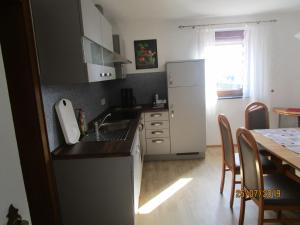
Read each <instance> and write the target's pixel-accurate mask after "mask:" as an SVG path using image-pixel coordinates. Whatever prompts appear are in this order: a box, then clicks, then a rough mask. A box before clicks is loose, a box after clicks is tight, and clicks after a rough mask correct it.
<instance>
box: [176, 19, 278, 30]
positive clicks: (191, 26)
mask: <svg viewBox="0 0 300 225" xmlns="http://www.w3.org/2000/svg"><path fill="white" fill-rule="evenodd" d="M275 22H277V20H276V19H273V20H257V21H244V22H236V23H210V24H195V25H180V26H178V28H179V29H184V28H192V29H195V28H196V27H209V26H218V25H239V24H253V23H256V24H260V23H275Z"/></svg>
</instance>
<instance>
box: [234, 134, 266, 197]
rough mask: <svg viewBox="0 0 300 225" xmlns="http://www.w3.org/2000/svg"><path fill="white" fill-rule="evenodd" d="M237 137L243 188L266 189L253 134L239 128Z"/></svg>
mask: <svg viewBox="0 0 300 225" xmlns="http://www.w3.org/2000/svg"><path fill="white" fill-rule="evenodd" d="M236 139H237V143H238V151H239V156H240V164H241V180H242V188H246V189H248V190H264V183H263V173H262V166H261V161H260V157H259V152H258V148H257V144H256V141H255V139H254V137H253V135H252V134H251V133H250V131H249V130H247V129H245V128H239V129H238V130H237V132H236ZM257 197H261V196H257Z"/></svg>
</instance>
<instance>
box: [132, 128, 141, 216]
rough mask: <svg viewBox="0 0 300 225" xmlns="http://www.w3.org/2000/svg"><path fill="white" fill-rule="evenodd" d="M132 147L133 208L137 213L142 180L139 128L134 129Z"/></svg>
mask: <svg viewBox="0 0 300 225" xmlns="http://www.w3.org/2000/svg"><path fill="white" fill-rule="evenodd" d="M132 148H133V149H132V150H131V152H132V153H131V154H132V156H133V179H134V181H133V182H134V187H133V188H134V209H135V213H138V208H139V198H140V190H141V182H142V158H141V152H140V139H139V130H137V131H136V134H135V137H134V142H133V145H132Z"/></svg>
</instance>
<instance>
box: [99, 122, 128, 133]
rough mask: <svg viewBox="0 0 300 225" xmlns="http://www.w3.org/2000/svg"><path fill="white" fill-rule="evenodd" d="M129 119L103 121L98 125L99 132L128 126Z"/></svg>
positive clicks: (112, 130)
mask: <svg viewBox="0 0 300 225" xmlns="http://www.w3.org/2000/svg"><path fill="white" fill-rule="evenodd" d="M129 123H130V120H120V121H116V122H108V123H104V124H102V125H101V127H100V133H108V132H114V131H118V130H124V129H128V128H129Z"/></svg>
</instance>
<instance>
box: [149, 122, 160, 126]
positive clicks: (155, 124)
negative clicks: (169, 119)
mask: <svg viewBox="0 0 300 225" xmlns="http://www.w3.org/2000/svg"><path fill="white" fill-rule="evenodd" d="M162 124H163V123H161V122H154V123H151V125H152V126H161V125H162Z"/></svg>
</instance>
